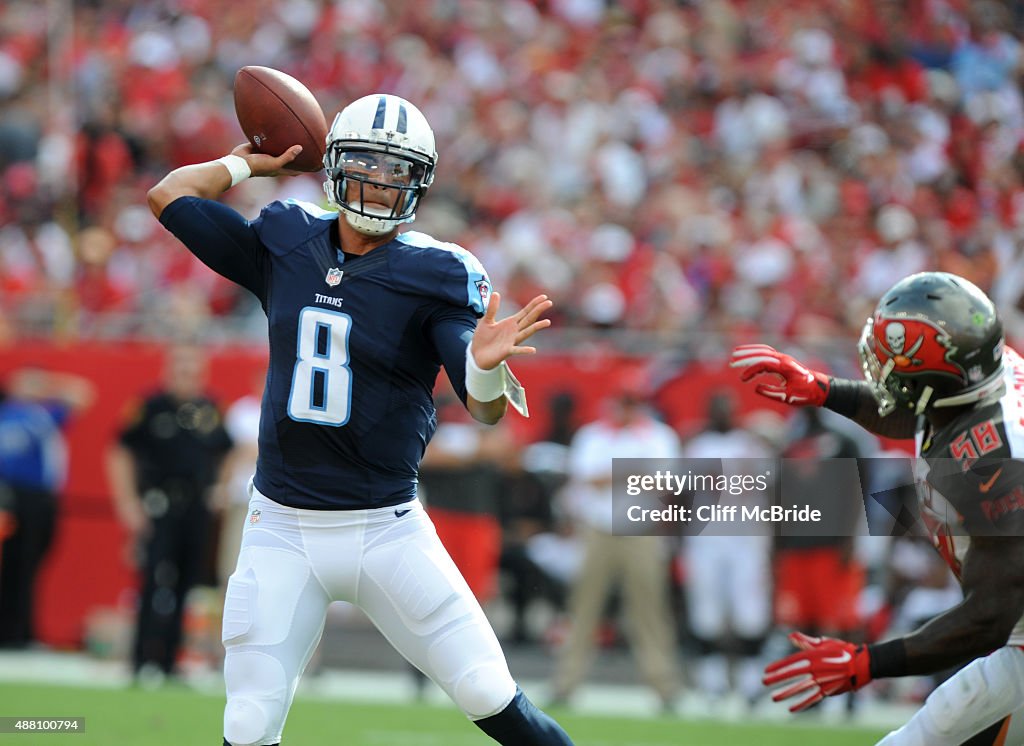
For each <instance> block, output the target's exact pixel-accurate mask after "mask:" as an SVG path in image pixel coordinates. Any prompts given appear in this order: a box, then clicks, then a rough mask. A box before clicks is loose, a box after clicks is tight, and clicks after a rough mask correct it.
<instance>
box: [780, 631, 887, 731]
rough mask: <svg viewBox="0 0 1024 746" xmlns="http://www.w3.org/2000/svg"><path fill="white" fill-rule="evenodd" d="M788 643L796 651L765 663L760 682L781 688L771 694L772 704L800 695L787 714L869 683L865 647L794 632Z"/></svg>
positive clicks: (867, 657) (869, 667)
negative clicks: (797, 649)
mask: <svg viewBox="0 0 1024 746" xmlns="http://www.w3.org/2000/svg"><path fill="white" fill-rule="evenodd" d="M789 641H790V642H792V643H793V644H794V645H796V646H797V647H798V648H800V651H799V652H797V653H793V654H792V655H789V656H787V657H785V658H782V659H780V660H777V661H775V662H774V663H769V664H768V666H767V667H766V668H765V669H764V678H763V679H762V681H763V682H764V685H765V686H769V687H771V686H775V685H777V684H782V685H783V686H782V688H780V689H779V690H778V691H776V692H774V693H773V694H772V701H773V702H781V701H782V700H784V699H790V698H793V697H801V696H803V699H801V700H800V701H799V702H797V703H796V704H795V705H792V706H791V707H790V708H789V711H790V712H800V711H801V710H806V709H807V708H808V707H810V706H812V705H815V704H817V703H818V702H820V701H821V700H823V699H824V698H825V697H831V696H833V695H835V694H843V693H844V692H852V691H854V690H856V689H860V688H861V687H862V686H864V685H866V684H867V683H868V682H869V681H871V665H870V657H869V655H868V647H867V645H854V644H853V643H852V642H846V641H845V640H837V639H835V638H833V637H811V636H810V635H805V634H804V633H803V632H794V633H793V634H791V635H790V636H789Z"/></svg>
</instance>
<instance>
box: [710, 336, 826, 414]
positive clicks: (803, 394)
mask: <svg viewBox="0 0 1024 746" xmlns="http://www.w3.org/2000/svg"><path fill="white" fill-rule="evenodd" d="M729 367H730V368H744V369H745V370H744V371H743V374H742V375H741V376H740V378H741V379H742V380H744V381H749V380H750V379H752V378H754V377H755V376H759V375H761V374H762V373H774V374H775V375H776V376H778V377H779V378H781V379H782V381H781V383H759V384H757V387H756V388H755V389H754V391H756V392H757V393H759V394H760V395H761V396H767V397H768V398H769V399H778V400H779V401H781V402H785V403H786V404H799V405H810V406H814V407H820V406H822V405H824V404H825V398H826V397H827V396H828V389H829V383H828V376H826V375H825V374H824V373H819V372H818V371H816V370H808V369H807V368H805V367H804V366H803V365H801V364H800V363H798V362H797V361H796V359H795V358H793V357H791V356H789V355H786V354H785V353H782V352H779V351H778V350H776V349H775V348H774V347H769V346H768V345H740V346H739V347H737V348H736V349H735V350H733V351H732V362H731V363H729Z"/></svg>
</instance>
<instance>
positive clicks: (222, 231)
mask: <svg viewBox="0 0 1024 746" xmlns="http://www.w3.org/2000/svg"><path fill="white" fill-rule="evenodd" d="M337 219H338V214H337V213H334V212H327V211H324V210H321V209H319V208H317V207H315V206H313V205H309V204H304V203H299V202H293V201H288V202H285V203H282V202H274V203H272V204H270V205H268V206H267V207H266V208H264V210H263V212H262V213H261V214H260V216H259V218H257V219H256V220H253V221H247V220H245V219H244V218H243V217H242V216H241V215H239V214H238V213H236V212H235V211H234V210H232V209H230V208H229V207H226V206H225V205H222V204H220V203H218V202H213V201H210V200H203V199H198V198H194V197H182V198H179V199H177V200H175V201H174V202H172V203H171V204H170V205H168V206H167V207H166V208H165V210H164V211H163V214H162V215H161V217H160V220H161V222H162V223H163V224H164V226H165V227H167V229H168V230H170V231H171V232H172V233H173V234H174V235H175V236H177V237H178V238H179V239H180V240H181V241H182V242H183V243H184V244H185V245H186V246H187V247H188V248H189V249H190V250H191V251H192V252H193V253H194V254H195V255H196V256H197V257H199V258H200V259H201V260H202V261H203V262H204V263H206V264H207V265H208V266H210V267H211V268H212V269H214V270H215V271H217V272H218V273H220V274H222V275H223V276H225V277H227V278H228V279H230V280H233V281H235V282H237V283H238V284H240V285H242V286H243V287H246V288H248V289H249V290H251V291H252V292H253V293H255V295H256V296H257V297H258V298H259V299H260V302H261V303H262V304H263V308H264V311H266V314H267V317H268V319H269V333H270V366H269V369H268V371H267V385H266V389H265V392H264V396H263V404H262V412H261V417H260V435H259V461H258V464H257V468H256V478H255V485H256V488H257V489H258V490H259V491H260V492H262V493H263V494H265V495H267V496H268V497H270V498H271V499H273V500H275V501H277V502H280V503H282V504H285V505H291V506H294V507H299V508H313V509H329V510H339V509H340V510H346V509H356V508H372V507H383V506H388V505H397V504H399V503H402V502H406V501H408V500H411V499H412V498H413V497H414V496H415V493H416V481H417V471H418V467H419V462H420V459H421V458H422V457H423V452H424V450H425V449H426V446H427V443H428V442H429V441H430V438H431V436H432V435H433V434H434V429H435V427H436V425H437V417H436V413H435V411H434V402H433V398H432V396H431V393H432V391H433V388H434V382H435V380H436V379H437V374H438V372H439V370H440V366H441V365H442V364H443V365H444V367H445V369H446V371H447V373H448V377H449V379H450V380H451V382H452V385H453V387H454V388H455V391H456V393H457V394H458V395H459V397H460V398H461V399H462V401H463V402H465V400H466V389H465V368H464V366H465V355H466V347H467V346H468V344H469V341H470V339H471V337H472V334H473V330H474V329H475V328H476V322H477V319H478V318H480V317H481V316H482V315H483V313H484V309H485V304H486V300H487V297H488V294H489V292H490V283H489V280H488V278H487V275H486V273H485V272H484V269H483V267H482V266H480V263H479V262H478V261H477V260H476V259H475V258H474V257H473V256H472V255H471V254H470V253H469V252H468V251H466V250H465V249H462V248H460V247H458V246H455V245H454V244H445V243H441V242H438V241H435V240H434V239H432V238H431V237H429V236H427V235H424V234H422V233H414V232H410V233H404V234H401V235H399V236H397V237H396V238H395V239H394V240H392V241H390V242H389V243H387V244H385V245H383V246H379V247H377V248H375V249H373V250H372V251H370V252H369V253H367V254H365V255H362V256H357V257H353V256H352V255H349V257H348V258H346V257H345V255H343V254H342V253H341V252H340V251H339V250H338V249H337V248H336V246H335V245H334V243H333V242H332V239H331V227H332V224H333V221H335V220H337Z"/></svg>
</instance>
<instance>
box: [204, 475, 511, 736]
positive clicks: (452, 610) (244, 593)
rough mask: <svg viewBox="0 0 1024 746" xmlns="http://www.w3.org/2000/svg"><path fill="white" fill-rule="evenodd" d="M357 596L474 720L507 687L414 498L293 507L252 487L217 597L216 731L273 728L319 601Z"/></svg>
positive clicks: (467, 595)
mask: <svg viewBox="0 0 1024 746" xmlns="http://www.w3.org/2000/svg"><path fill="white" fill-rule="evenodd" d="M332 601H348V602H350V603H353V604H355V605H356V606H358V607H359V608H361V609H362V610H363V611H364V612H365V613H366V614H367V616H368V617H369V618H370V619H371V620H372V621H373V623H374V624H375V625H376V626H377V628H378V629H379V630H380V631H381V633H382V634H383V635H384V637H386V638H387V640H388V641H389V642H390V643H391V644H392V645H393V646H394V647H395V649H396V650H398V651H399V652H400V653H401V654H402V655H403V656H405V657H406V658H407V659H408V660H409V662H410V663H412V664H413V665H414V666H416V667H417V668H418V669H420V670H421V671H423V673H425V674H426V675H427V676H429V677H430V678H431V679H433V680H434V681H435V682H436V683H437V685H438V686H440V687H441V688H442V689H443V690H444V691H445V692H447V694H448V696H450V697H451V698H452V699H453V700H454V701H455V703H456V704H457V705H458V706H459V707H460V708H461V709H462V711H463V712H465V713H466V715H467V716H468V717H469V718H470V719H472V720H479V719H482V718H485V717H489V716H491V715H494V714H497V713H498V712H500V711H501V710H503V709H504V708H505V707H506V706H507V705H508V704H509V702H511V701H512V698H513V697H514V696H515V692H516V685H515V682H514V681H513V680H512V676H511V674H510V673H509V670H508V665H507V664H506V662H505V656H504V654H503V653H502V651H501V647H500V646H499V644H498V640H497V638H496V637H495V635H494V632H493V630H492V629H491V626H490V623H489V622H488V621H487V618H486V617H485V616H484V613H483V611H482V610H481V608H480V604H479V603H477V601H476V598H474V596H473V594H472V593H471V592H470V590H469V587H468V586H467V585H466V582H465V581H464V580H463V579H462V575H461V574H460V573H459V571H458V570H457V569H456V567H455V564H454V563H453V562H452V560H451V558H450V557H449V556H448V552H447V551H445V549H444V547H443V546H442V545H441V542H440V540H439V539H438V538H437V533H436V532H435V531H434V526H433V524H432V523H431V522H430V519H429V518H428V517H427V514H426V513H425V512H424V510H423V507H422V505H421V504H420V503H419V501H414V502H410V503H405V504H402V505H399V506H395V507H389V508H376V509H372V510H347V511H320V510H301V509H298V508H290V507H286V506H284V505H280V504H278V503H275V502H274V501H272V500H270V499H268V498H267V497H265V496H264V495H262V494H260V493H259V492H258V491H256V490H255V489H253V491H252V500H251V501H250V503H249V517H248V518H247V519H246V525H245V532H244V534H243V537H242V548H241V552H240V553H239V556H238V565H237V567H236V568H235V572H234V573H233V574H232V575H231V578H230V579H229V581H228V587H227V594H226V597H225V601H224V621H223V636H222V637H223V641H224V647H225V650H226V656H225V659H224V681H225V685H226V687H227V706H226V707H225V710H224V737H225V738H226V739H227V740H228V741H229V742H230V743H231V744H233V746H250V745H264V744H274V743H277V742H278V741H280V740H281V732H282V730H283V729H284V723H285V718H286V716H287V714H288V709H289V707H291V703H292V698H293V696H294V694H295V689H296V687H297V686H298V683H299V677H300V676H301V675H302V672H303V670H304V669H305V667H306V664H307V663H308V662H309V658H310V656H311V655H312V654H313V651H314V649H315V648H316V646H317V643H318V642H319V641H320V636H321V634H322V633H323V629H324V621H325V618H326V613H327V606H328V604H330V603H331V602H332Z"/></svg>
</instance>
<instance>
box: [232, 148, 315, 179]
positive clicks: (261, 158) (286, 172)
mask: <svg viewBox="0 0 1024 746" xmlns="http://www.w3.org/2000/svg"><path fill="white" fill-rule="evenodd" d="M301 152H302V146H301V145H293V146H292V147H290V148H288V150H286V151H284V152H283V153H281V155H279V156H276V157H275V156H272V155H267V154H266V153H254V152H253V150H252V144H251V143H249V142H244V143H242V144H241V145H238V146H236V147H235V149H234V150H232V151H231V155H238V156H241V157H242V158H245V162H246V163H248V164H249V170H250V171H251V172H252V175H253V176H298V175H299V174H301V173H302V171H296V170H295V169H289V168H288V167H287V166H288V164H289V163H291V162H292V161H294V160H295V159H296V158H298V156H299V153H301Z"/></svg>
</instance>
